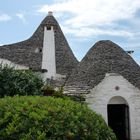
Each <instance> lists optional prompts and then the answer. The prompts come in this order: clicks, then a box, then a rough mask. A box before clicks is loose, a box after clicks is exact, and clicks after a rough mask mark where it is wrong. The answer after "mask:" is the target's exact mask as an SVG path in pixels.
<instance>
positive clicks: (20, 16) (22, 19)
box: [16, 13, 27, 23]
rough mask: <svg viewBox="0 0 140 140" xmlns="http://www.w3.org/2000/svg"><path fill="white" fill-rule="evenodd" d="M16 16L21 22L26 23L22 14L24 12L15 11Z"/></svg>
mask: <svg viewBox="0 0 140 140" xmlns="http://www.w3.org/2000/svg"><path fill="white" fill-rule="evenodd" d="M16 16H17V17H18V18H19V19H20V20H21V21H22V22H23V23H27V20H26V18H25V16H24V13H16Z"/></svg>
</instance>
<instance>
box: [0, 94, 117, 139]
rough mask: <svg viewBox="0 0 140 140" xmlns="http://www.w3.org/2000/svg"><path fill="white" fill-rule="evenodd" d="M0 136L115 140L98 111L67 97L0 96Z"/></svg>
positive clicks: (10, 137) (2, 137)
mask: <svg viewBox="0 0 140 140" xmlns="http://www.w3.org/2000/svg"><path fill="white" fill-rule="evenodd" d="M0 140H116V137H115V135H114V134H113V132H112V130H111V129H110V128H109V127H108V126H107V125H106V123H105V121H104V120H103V118H102V117H101V116H100V115H97V114H96V113H95V112H93V111H92V110H90V109H89V108H88V107H87V106H86V105H81V104H79V103H77V102H74V101H71V100H69V99H62V98H54V97H41V96H15V97H5V98H2V99H0Z"/></svg>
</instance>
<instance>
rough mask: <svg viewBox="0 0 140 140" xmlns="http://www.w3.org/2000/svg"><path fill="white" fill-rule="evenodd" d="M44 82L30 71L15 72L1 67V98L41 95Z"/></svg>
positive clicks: (12, 69) (6, 67)
mask: <svg viewBox="0 0 140 140" xmlns="http://www.w3.org/2000/svg"><path fill="white" fill-rule="evenodd" d="M42 86H43V82H42V80H41V78H40V77H39V76H37V74H34V73H33V72H32V71H30V70H15V69H14V68H9V67H8V66H4V67H2V65H0V97H4V96H14V95H17V94H18V95H38V94H41V87H42Z"/></svg>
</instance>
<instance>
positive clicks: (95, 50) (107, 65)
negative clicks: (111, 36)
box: [66, 40, 140, 88]
mask: <svg viewBox="0 0 140 140" xmlns="http://www.w3.org/2000/svg"><path fill="white" fill-rule="evenodd" d="M106 73H118V74H120V75H122V76H123V77H124V78H126V79H127V80H128V81H129V82H131V83H132V84H133V85H135V86H136V87H138V88H140V67H139V65H138V64H137V63H136V62H135V61H134V60H133V59H132V57H131V56H130V55H128V54H127V53H126V52H125V51H124V50H123V49H122V48H121V47H120V46H118V45H117V44H115V43H113V42H112V41H109V40H102V41H99V42H97V43H95V45H94V46H93V47H92V48H91V49H90V50H89V51H88V53H87V54H86V56H85V57H84V58H83V60H82V61H81V62H80V63H79V65H78V67H77V68H76V69H75V70H74V71H73V73H72V75H71V77H70V78H69V79H68V81H67V83H66V84H67V85H72V84H74V85H77V86H82V85H83V86H89V87H91V88H93V87H94V86H96V85H97V84H99V83H100V82H101V81H102V80H103V78H104V77H105V75H106Z"/></svg>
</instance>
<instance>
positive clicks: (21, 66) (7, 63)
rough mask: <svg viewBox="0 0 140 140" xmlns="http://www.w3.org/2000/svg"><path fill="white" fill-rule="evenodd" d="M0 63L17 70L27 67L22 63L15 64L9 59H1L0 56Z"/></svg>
mask: <svg viewBox="0 0 140 140" xmlns="http://www.w3.org/2000/svg"><path fill="white" fill-rule="evenodd" d="M0 64H2V65H3V66H4V65H8V66H9V67H14V68H15V69H19V70H22V69H23V70H25V69H29V68H28V67H25V66H23V65H19V64H15V63H13V62H11V61H9V60H6V59H1V58H0Z"/></svg>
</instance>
